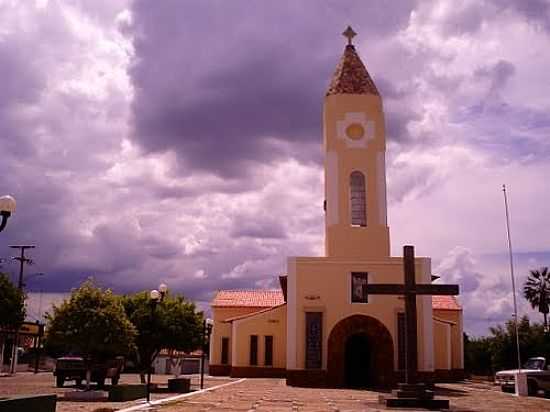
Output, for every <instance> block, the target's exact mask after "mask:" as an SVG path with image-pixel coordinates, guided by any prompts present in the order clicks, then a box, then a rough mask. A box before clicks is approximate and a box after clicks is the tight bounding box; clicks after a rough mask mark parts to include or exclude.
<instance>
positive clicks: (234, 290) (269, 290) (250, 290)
mask: <svg viewBox="0 0 550 412" xmlns="http://www.w3.org/2000/svg"><path fill="white" fill-rule="evenodd" d="M279 291H281V288H273V289H252V288H248V289H246V288H245V289H219V290H218V292H279Z"/></svg>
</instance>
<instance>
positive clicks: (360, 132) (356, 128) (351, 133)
mask: <svg viewBox="0 0 550 412" xmlns="http://www.w3.org/2000/svg"><path fill="white" fill-rule="evenodd" d="M364 135H365V128H364V127H363V125H361V124H359V123H352V124H350V125H349V126H348V127H346V136H347V137H349V138H350V139H352V140H359V139H361V138H362V137H363V136H364Z"/></svg>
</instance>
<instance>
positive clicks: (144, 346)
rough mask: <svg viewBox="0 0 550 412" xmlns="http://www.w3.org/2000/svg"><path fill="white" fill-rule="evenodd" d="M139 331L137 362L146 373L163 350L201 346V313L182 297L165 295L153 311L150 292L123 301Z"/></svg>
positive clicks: (124, 297)
mask: <svg viewBox="0 0 550 412" xmlns="http://www.w3.org/2000/svg"><path fill="white" fill-rule="evenodd" d="M122 303H123V305H124V308H125V310H126V314H127V315H128V318H129V319H130V321H131V322H132V323H133V324H134V326H135V327H136V329H137V331H138V334H137V337H136V352H135V359H134V360H135V361H136V362H137V364H138V367H139V368H140V369H141V370H142V371H145V370H146V369H147V368H148V366H149V365H150V364H151V362H152V361H153V360H154V359H155V357H156V356H157V355H158V353H159V352H160V350H161V349H173V350H180V351H192V350H195V349H197V348H198V347H199V346H200V344H201V332H202V318H203V317H202V312H197V311H196V308H195V305H194V304H193V303H191V302H188V301H186V300H185V298H184V297H182V296H171V295H170V294H168V295H166V296H165V297H164V299H163V300H162V302H159V303H158V304H156V306H155V307H154V309H153V306H152V305H151V300H150V298H149V294H148V293H147V292H140V293H136V294H134V295H128V296H123V297H122Z"/></svg>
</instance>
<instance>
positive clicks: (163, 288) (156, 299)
mask: <svg viewBox="0 0 550 412" xmlns="http://www.w3.org/2000/svg"><path fill="white" fill-rule="evenodd" d="M167 292H168V286H167V285H166V284H165V283H161V284H160V285H159V288H158V290H157V289H153V290H152V291H151V292H150V293H149V304H150V306H151V326H152V328H151V332H152V329H153V328H154V327H155V326H156V325H155V310H156V308H157V305H158V304H159V303H161V302H162V301H163V300H164V297H165V296H166V293H167ZM152 369H153V358H152V357H151V358H150V359H149V367H148V368H147V388H146V389H147V390H146V392H147V403H149V402H151V372H152Z"/></svg>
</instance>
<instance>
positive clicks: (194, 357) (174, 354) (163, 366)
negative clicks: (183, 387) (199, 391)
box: [153, 349, 208, 376]
mask: <svg viewBox="0 0 550 412" xmlns="http://www.w3.org/2000/svg"><path fill="white" fill-rule="evenodd" d="M203 359H204V362H205V364H204V368H205V373H208V358H207V357H206V356H205V357H204V358H203V357H202V351H201V350H197V351H193V352H191V353H187V352H182V351H177V350H168V349H162V350H161V351H160V353H159V354H158V355H157V357H156V358H155V360H154V361H153V369H154V371H155V373H157V374H162V375H175V376H177V375H192V374H195V373H200V370H201V361H202V360H203Z"/></svg>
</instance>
